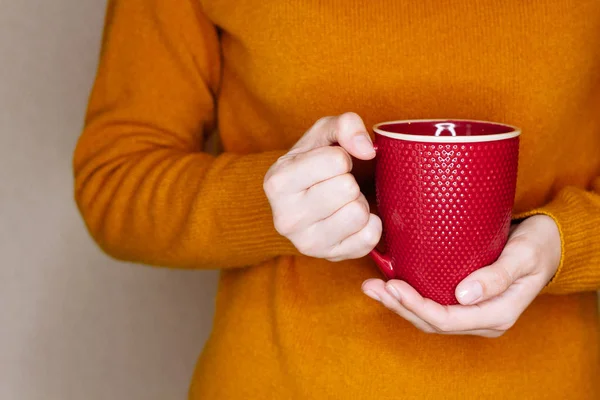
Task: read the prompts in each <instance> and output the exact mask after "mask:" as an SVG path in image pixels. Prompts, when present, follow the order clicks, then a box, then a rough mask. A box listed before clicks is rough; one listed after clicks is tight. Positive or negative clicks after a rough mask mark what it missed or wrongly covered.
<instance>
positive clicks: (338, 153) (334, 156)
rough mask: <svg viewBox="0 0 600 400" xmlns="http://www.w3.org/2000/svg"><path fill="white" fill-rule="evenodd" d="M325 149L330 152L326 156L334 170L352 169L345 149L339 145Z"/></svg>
mask: <svg viewBox="0 0 600 400" xmlns="http://www.w3.org/2000/svg"><path fill="white" fill-rule="evenodd" d="M325 149H326V150H325V151H327V152H329V153H330V154H328V157H329V160H330V161H331V163H332V164H333V166H334V168H335V170H336V171H340V173H346V172H349V171H351V170H352V158H350V155H349V154H348V153H347V152H346V150H344V149H342V148H341V147H326V148H325Z"/></svg>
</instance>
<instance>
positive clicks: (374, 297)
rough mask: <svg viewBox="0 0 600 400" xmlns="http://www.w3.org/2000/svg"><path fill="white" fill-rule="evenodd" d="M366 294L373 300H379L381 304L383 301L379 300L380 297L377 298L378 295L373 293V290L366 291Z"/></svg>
mask: <svg viewBox="0 0 600 400" xmlns="http://www.w3.org/2000/svg"><path fill="white" fill-rule="evenodd" d="M364 293H365V294H366V295H367V296H369V297H370V298H372V299H373V300H377V301H379V302H381V299H380V298H379V296H377V294H375V292H373V291H372V290H365V292H364Z"/></svg>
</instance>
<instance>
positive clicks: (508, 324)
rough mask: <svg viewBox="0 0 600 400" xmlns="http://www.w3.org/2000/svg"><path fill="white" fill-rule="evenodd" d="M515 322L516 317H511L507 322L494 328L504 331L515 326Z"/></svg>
mask: <svg viewBox="0 0 600 400" xmlns="http://www.w3.org/2000/svg"><path fill="white" fill-rule="evenodd" d="M516 322H517V320H516V319H511V320H509V321H508V322H505V323H503V324H500V325H498V326H497V328H496V330H498V331H500V332H503V333H504V332H506V331H508V330H509V329H510V328H512V327H513V326H515V323H516Z"/></svg>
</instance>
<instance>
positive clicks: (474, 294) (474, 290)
mask: <svg viewBox="0 0 600 400" xmlns="http://www.w3.org/2000/svg"><path fill="white" fill-rule="evenodd" d="M481 296H483V288H482V287H481V283H479V282H477V281H475V282H468V283H465V284H464V285H463V286H462V287H461V288H460V290H459V291H458V296H457V297H458V301H459V302H460V303H461V304H465V305H466V304H473V303H474V302H476V301H477V300H479V299H480V298H481Z"/></svg>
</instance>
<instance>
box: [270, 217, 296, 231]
mask: <svg viewBox="0 0 600 400" xmlns="http://www.w3.org/2000/svg"><path fill="white" fill-rule="evenodd" d="M297 224H298V221H297V220H296V219H295V218H293V217H291V216H290V215H273V225H274V226H275V230H276V231H277V232H278V233H279V234H280V235H283V236H288V235H290V234H291V233H293V232H295V231H296V227H297Z"/></svg>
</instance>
